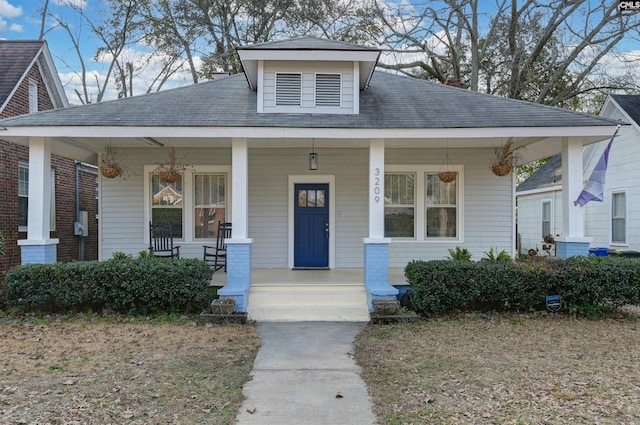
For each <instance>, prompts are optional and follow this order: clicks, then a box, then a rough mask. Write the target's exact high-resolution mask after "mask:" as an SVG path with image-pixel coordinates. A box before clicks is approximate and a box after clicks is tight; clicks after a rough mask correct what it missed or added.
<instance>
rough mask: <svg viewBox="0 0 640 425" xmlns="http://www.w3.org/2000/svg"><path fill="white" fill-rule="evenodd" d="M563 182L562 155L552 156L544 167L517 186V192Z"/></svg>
mask: <svg viewBox="0 0 640 425" xmlns="http://www.w3.org/2000/svg"><path fill="white" fill-rule="evenodd" d="M561 184H562V156H561V155H556V156H553V157H551V158H550V159H549V160H548V161H547V162H545V163H544V165H543V166H542V167H540V168H539V169H537V170H536V171H535V172H534V173H533V174H531V175H530V176H529V178H528V179H526V180H525V181H523V182H522V183H520V184H519V185H518V187H517V188H516V192H524V191H527V190H534V189H543V188H547V187H550V186H557V185H561Z"/></svg>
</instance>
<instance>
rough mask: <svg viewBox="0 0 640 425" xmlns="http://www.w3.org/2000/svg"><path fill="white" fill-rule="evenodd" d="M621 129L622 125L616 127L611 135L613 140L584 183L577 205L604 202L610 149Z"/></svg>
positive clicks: (582, 205)
mask: <svg viewBox="0 0 640 425" xmlns="http://www.w3.org/2000/svg"><path fill="white" fill-rule="evenodd" d="M619 129H620V126H618V128H616V131H615V132H614V133H613V136H611V140H609V144H607V148H606V149H605V150H604V152H602V155H601V156H600V159H599V160H598V163H597V164H596V166H595V168H594V169H593V172H592V173H591V177H589V180H587V183H586V184H585V185H584V189H583V190H582V192H580V196H578V199H576V201H575V202H574V204H575V205H580V206H581V207H584V206H585V204H586V203H587V202H589V201H598V202H602V200H603V199H604V181H605V178H606V175H607V165H608V164H609V151H610V150H611V145H612V144H613V139H614V138H615V137H616V134H618V130H619Z"/></svg>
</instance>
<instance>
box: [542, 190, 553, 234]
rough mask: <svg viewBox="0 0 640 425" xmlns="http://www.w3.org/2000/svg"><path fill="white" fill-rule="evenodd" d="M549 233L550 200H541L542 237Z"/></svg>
mask: <svg viewBox="0 0 640 425" xmlns="http://www.w3.org/2000/svg"><path fill="white" fill-rule="evenodd" d="M550 234H551V201H548V200H547V201H542V239H543V240H544V238H545V237H547V236H548V235H550Z"/></svg>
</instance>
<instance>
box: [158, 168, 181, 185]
mask: <svg viewBox="0 0 640 425" xmlns="http://www.w3.org/2000/svg"><path fill="white" fill-rule="evenodd" d="M158 175H159V176H160V180H162V181H163V182H167V183H175V182H177V181H178V180H180V173H178V172H177V171H171V170H169V171H160V172H159V173H158Z"/></svg>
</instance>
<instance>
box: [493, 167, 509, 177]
mask: <svg viewBox="0 0 640 425" xmlns="http://www.w3.org/2000/svg"><path fill="white" fill-rule="evenodd" d="M511 170H513V167H512V166H511V165H509V164H494V165H492V166H491V171H493V174H495V175H496V176H500V177H504V176H507V175H509V173H511Z"/></svg>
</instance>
